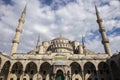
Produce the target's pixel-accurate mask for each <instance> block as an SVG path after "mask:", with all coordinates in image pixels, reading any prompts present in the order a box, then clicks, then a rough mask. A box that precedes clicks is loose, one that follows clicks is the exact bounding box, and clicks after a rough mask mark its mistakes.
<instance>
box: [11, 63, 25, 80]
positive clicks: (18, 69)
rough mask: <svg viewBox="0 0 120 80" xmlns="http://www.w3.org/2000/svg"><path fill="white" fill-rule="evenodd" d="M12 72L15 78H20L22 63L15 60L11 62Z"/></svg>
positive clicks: (18, 79)
mask: <svg viewBox="0 0 120 80" xmlns="http://www.w3.org/2000/svg"><path fill="white" fill-rule="evenodd" d="M11 73H12V74H16V76H17V80H20V76H21V75H22V73H23V65H22V63H20V62H16V63H14V64H13V66H12V69H11Z"/></svg>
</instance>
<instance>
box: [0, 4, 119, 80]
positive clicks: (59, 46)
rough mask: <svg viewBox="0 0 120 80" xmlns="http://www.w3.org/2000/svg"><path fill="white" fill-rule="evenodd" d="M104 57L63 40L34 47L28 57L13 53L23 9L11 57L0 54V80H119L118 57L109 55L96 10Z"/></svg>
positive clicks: (21, 22) (24, 11)
mask: <svg viewBox="0 0 120 80" xmlns="http://www.w3.org/2000/svg"><path fill="white" fill-rule="evenodd" d="M95 9H96V15H97V22H98V24H99V28H100V33H101V36H102V43H103V46H104V48H105V53H94V52H92V51H90V50H89V49H87V48H86V47H85V45H84V39H82V40H83V41H82V44H81V43H79V42H78V41H71V40H69V39H66V38H65V37H63V36H60V37H58V38H55V39H53V40H50V41H43V42H42V44H39V39H38V43H37V45H36V48H35V49H33V50H31V51H29V52H28V53H16V50H17V47H18V43H19V39H20V35H21V31H22V25H23V23H24V22H23V21H24V17H25V15H26V7H25V9H24V10H23V13H22V15H21V18H20V20H19V25H18V28H17V29H16V35H15V37H14V40H13V46H12V49H11V55H10V56H8V55H5V54H4V53H2V52H1V53H0V80H120V77H119V76H120V54H117V55H118V56H117V55H113V56H111V55H110V53H111V52H110V48H109V40H108V39H107V36H106V33H105V29H104V27H103V26H102V22H101V20H102V19H101V18H100V16H99V13H98V10H97V7H96V6H95Z"/></svg>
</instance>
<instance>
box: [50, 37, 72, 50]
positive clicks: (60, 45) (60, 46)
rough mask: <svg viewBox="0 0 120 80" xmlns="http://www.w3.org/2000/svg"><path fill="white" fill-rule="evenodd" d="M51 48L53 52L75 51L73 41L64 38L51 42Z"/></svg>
mask: <svg viewBox="0 0 120 80" xmlns="http://www.w3.org/2000/svg"><path fill="white" fill-rule="evenodd" d="M50 48H51V50H52V51H53V52H71V51H73V48H72V44H71V41H70V40H68V39H66V38H64V37H58V38H55V39H53V40H51V46H50Z"/></svg>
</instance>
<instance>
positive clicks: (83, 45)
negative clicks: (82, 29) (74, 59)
mask: <svg viewBox="0 0 120 80" xmlns="http://www.w3.org/2000/svg"><path fill="white" fill-rule="evenodd" d="M82 47H83V49H84V48H85V43H84V37H83V35H82Z"/></svg>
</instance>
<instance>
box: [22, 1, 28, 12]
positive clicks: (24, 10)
mask: <svg viewBox="0 0 120 80" xmlns="http://www.w3.org/2000/svg"><path fill="white" fill-rule="evenodd" d="M26 8H27V3H26V5H25V7H24V9H23V12H22V14H23V13H24V14H26Z"/></svg>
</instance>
